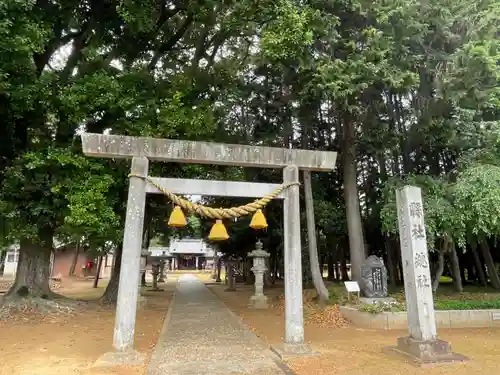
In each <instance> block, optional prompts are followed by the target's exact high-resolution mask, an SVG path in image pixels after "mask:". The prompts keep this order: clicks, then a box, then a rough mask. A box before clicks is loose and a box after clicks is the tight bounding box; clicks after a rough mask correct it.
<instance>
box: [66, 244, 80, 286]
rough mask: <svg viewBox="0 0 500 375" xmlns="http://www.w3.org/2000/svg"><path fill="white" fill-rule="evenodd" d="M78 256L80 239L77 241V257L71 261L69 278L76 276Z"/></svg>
mask: <svg viewBox="0 0 500 375" xmlns="http://www.w3.org/2000/svg"><path fill="white" fill-rule="evenodd" d="M78 255H80V239H78V240H77V241H76V248H75V255H74V256H73V260H72V261H71V266H70V267H69V272H68V276H69V277H71V276H73V275H74V274H75V269H76V264H77V263H78Z"/></svg>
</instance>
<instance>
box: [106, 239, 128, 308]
mask: <svg viewBox="0 0 500 375" xmlns="http://www.w3.org/2000/svg"><path fill="white" fill-rule="evenodd" d="M122 251H123V244H121V243H120V244H119V245H118V247H117V248H116V251H115V253H114V263H115V264H114V267H113V270H112V272H111V277H110V278H109V283H108V285H107V286H106V290H105V291H104V294H103V295H102V297H101V302H104V303H116V300H117V299H118V285H119V282H120V269H121V265H122Z"/></svg>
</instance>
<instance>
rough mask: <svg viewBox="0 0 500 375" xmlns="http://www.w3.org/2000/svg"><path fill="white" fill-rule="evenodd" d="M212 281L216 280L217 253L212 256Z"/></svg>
mask: <svg viewBox="0 0 500 375" xmlns="http://www.w3.org/2000/svg"><path fill="white" fill-rule="evenodd" d="M212 263H213V264H212V279H213V280H215V279H216V278H217V263H218V259H217V253H216V252H215V251H214V256H213V258H212Z"/></svg>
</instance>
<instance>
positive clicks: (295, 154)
mask: <svg viewBox="0 0 500 375" xmlns="http://www.w3.org/2000/svg"><path fill="white" fill-rule="evenodd" d="M82 145H83V153H84V154H85V155H87V156H93V157H101V158H122V159H123V158H127V159H132V167H131V174H132V175H138V176H142V177H146V176H147V175H148V164H149V160H153V161H164V162H177V163H191V164H211V165H232V166H239V167H254V168H255V167H257V168H282V169H283V182H284V183H290V182H297V183H298V182H299V169H303V170H309V171H319V172H330V171H332V170H333V169H334V168H335V161H336V157H337V154H336V153H335V152H328V151H311V150H297V149H286V148H275V147H261V146H248V145H231V144H221V143H209V142H190V141H182V140H170V139H158V138H146V137H128V136H120V135H103V134H93V133H84V134H83V135H82ZM153 180H155V182H156V183H158V184H160V185H162V186H165V187H166V188H167V189H169V190H170V191H171V192H173V193H178V194H179V193H180V194H183V193H184V194H199V195H213V196H235V197H262V196H264V195H267V194H269V193H271V191H273V190H274V189H276V187H278V186H279V185H276V184H261V183H250V182H231V181H227V182H226V181H204V180H184V179H168V178H153ZM146 193H160V192H159V191H158V189H156V188H155V187H153V186H151V184H149V183H148V182H147V181H146V180H145V179H144V178H141V177H135V176H131V177H130V181H129V191H128V201H127V214H126V219H125V233H124V237H123V252H122V261H121V267H122V269H121V272H120V280H119V289H118V301H117V306H116V318H115V329H114V336H113V347H114V351H113V352H109V353H106V354H104V355H103V356H102V357H101V358H100V359H99V360H98V362H97V365H118V364H141V363H143V362H144V361H145V356H144V355H143V354H140V353H138V352H136V351H135V350H134V334H135V321H136V311H137V297H138V289H137V285H138V283H139V279H138V278H139V270H140V256H141V244H142V241H141V240H142V238H141V237H142V229H143V225H144V223H143V221H144V211H145V197H146ZM257 194H258V195H257ZM299 195H300V189H299V186H298V185H292V186H290V187H289V188H287V189H286V190H285V191H284V192H282V194H281V195H280V197H279V199H284V204H283V212H284V249H285V267H286V269H285V340H284V343H283V344H282V345H279V346H276V347H273V348H272V349H273V350H274V351H275V352H276V353H277V354H278V355H279V356H280V357H282V358H285V357H290V356H298V355H311V354H314V353H313V352H312V351H311V349H310V347H309V346H308V345H307V344H305V342H304V316H303V301H302V261H301V258H302V251H301V241H300V200H299V198H300V196H299Z"/></svg>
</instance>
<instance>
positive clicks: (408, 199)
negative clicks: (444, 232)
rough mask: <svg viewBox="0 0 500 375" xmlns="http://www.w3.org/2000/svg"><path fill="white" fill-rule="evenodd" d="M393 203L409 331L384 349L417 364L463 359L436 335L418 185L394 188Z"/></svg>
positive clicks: (451, 361)
mask: <svg viewBox="0 0 500 375" xmlns="http://www.w3.org/2000/svg"><path fill="white" fill-rule="evenodd" d="M396 205H397V210H398V213H397V214H398V224H399V238H400V243H401V257H402V263H403V273H404V284H405V298H406V310H407V314H408V331H409V335H408V337H399V338H398V343H397V346H396V347H390V348H387V349H388V350H389V351H392V352H396V353H398V354H402V355H404V356H406V357H407V358H410V359H411V360H412V361H413V362H414V363H416V364H419V365H429V364H437V363H454V362H464V361H466V360H468V358H467V357H464V356H462V355H460V354H456V353H453V352H452V351H451V345H450V344H449V343H448V342H446V341H443V340H439V339H438V338H437V332H436V319H435V314H434V300H433V298H432V288H431V275H430V269H429V258H428V251H427V237H426V233H425V224H424V208H423V204H422V193H421V190H420V188H418V187H416V186H405V187H404V188H403V189H401V190H398V191H397V193H396Z"/></svg>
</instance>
